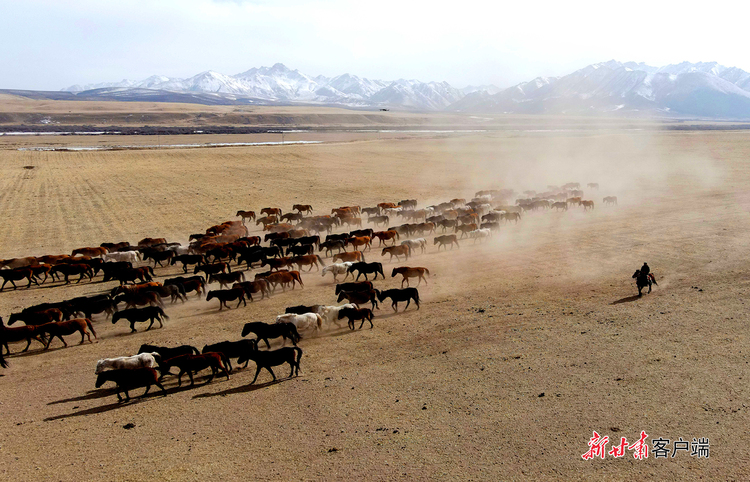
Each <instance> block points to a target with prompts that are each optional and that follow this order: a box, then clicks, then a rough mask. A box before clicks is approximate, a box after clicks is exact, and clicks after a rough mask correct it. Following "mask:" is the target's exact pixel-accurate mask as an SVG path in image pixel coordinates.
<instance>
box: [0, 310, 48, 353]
mask: <svg viewBox="0 0 750 482" xmlns="http://www.w3.org/2000/svg"><path fill="white" fill-rule="evenodd" d="M32 339H34V340H36V341H38V342H39V343H41V344H42V345H44V341H43V340H41V339H40V338H39V337H38V336H36V327H35V326H33V325H26V326H17V327H13V328H10V327H7V326H5V324H4V323H3V319H2V317H0V355H2V353H3V348H2V347H5V351H6V353H7V354H8V355H10V348H8V342H9V341H10V342H14V341H23V340H26V341H27V343H26V348H24V349H23V350H21V353H23V352H25V351H27V350H28V349H29V347H30V346H31V340H32Z"/></svg>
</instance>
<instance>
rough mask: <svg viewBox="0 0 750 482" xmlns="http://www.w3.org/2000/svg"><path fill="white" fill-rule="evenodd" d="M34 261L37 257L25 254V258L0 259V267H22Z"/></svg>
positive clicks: (34, 262) (35, 261)
mask: <svg viewBox="0 0 750 482" xmlns="http://www.w3.org/2000/svg"><path fill="white" fill-rule="evenodd" d="M36 263H37V259H36V258H35V257H34V256H27V257H25V258H8V259H0V268H6V267H7V268H11V269H13V268H24V267H26V266H30V265H32V264H36Z"/></svg>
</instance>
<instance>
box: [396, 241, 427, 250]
mask: <svg viewBox="0 0 750 482" xmlns="http://www.w3.org/2000/svg"><path fill="white" fill-rule="evenodd" d="M401 244H402V245H404V244H405V245H407V246H409V251H410V253H409V254H413V253H414V252H415V251H416V250H417V249H420V250H422V253H424V252H425V250H427V240H426V239H424V238H416V239H407V240H406V241H401Z"/></svg>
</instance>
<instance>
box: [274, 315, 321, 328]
mask: <svg viewBox="0 0 750 482" xmlns="http://www.w3.org/2000/svg"><path fill="white" fill-rule="evenodd" d="M276 323H291V324H293V325H294V326H295V327H296V328H297V331H298V332H303V331H317V330H322V329H323V318H322V317H321V316H320V315H319V314H317V313H303V314H301V315H295V314H294V313H287V314H284V315H279V316H277V317H276Z"/></svg>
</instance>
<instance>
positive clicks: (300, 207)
mask: <svg viewBox="0 0 750 482" xmlns="http://www.w3.org/2000/svg"><path fill="white" fill-rule="evenodd" d="M292 210H294V211H298V212H300V213H307V214H312V212H313V208H312V206H310V205H309V204H295V205H294V206H292Z"/></svg>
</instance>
